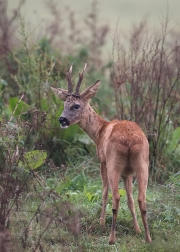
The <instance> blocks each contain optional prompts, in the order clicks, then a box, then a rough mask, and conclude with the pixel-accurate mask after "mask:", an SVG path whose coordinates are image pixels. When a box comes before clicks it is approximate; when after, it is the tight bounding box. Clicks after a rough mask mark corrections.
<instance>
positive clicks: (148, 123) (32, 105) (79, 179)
mask: <svg viewBox="0 0 180 252" xmlns="http://www.w3.org/2000/svg"><path fill="white" fill-rule="evenodd" d="M4 2H5V1H1V0H0V3H1V5H0V8H2V6H3V4H4ZM49 8H50V10H51V11H52V12H53V10H55V9H56V8H55V6H54V5H53V3H52V4H50V2H49ZM1 13H3V14H2V15H4V16H3V17H4V19H2V20H5V21H8V20H6V19H7V15H6V13H5V8H2V11H1ZM53 13H54V18H55V20H53V21H52V22H53V25H56V26H57V27H56V28H57V29H56V30H59V25H60V24H59V23H58V22H59V21H58V20H59V19H58V18H59V15H58V11H57V10H56V12H53ZM14 15H15V16H14V19H12V20H15V21H16V22H17V19H18V20H19V26H18V27H19V34H20V38H19V41H21V42H19V44H18V46H17V47H14V46H13V42H14V41H13V39H14V37H13V36H12V33H11V32H10V30H9V29H6V28H7V27H6V26H3V25H2V26H0V34H1V36H0V40H1V49H2V50H1V53H2V60H1V62H0V132H1V134H0V250H1V251H3V252H8V251H18V252H20V251H29V252H30V251H34V252H35V251H52V252H53V251H63V252H64V251H124V252H126V251H138V252H143V251H155V252H156V251H158V252H159V251H160V252H161V251H162V252H166V251H167V252H169V251H179V247H180V240H179V239H178V238H179V237H180V230H179V222H180V196H179V192H180V173H179V172H178V170H179V164H180V144H179V143H180V141H179V139H180V127H179V124H180V119H179V111H180V103H179V97H180V93H179V92H180V89H179V82H180V79H179V76H180V75H179V73H180V66H179V55H180V52H179V47H178V45H177V44H175V46H173V42H172V43H171V44H170V45H169V44H167V43H166V34H167V33H168V32H167V31H168V23H167V20H166V22H165V25H164V26H163V33H162V34H161V33H159V34H158V39H157V37H155V36H151V39H150V40H147V41H148V42H147V41H146V38H145V37H143V32H144V29H145V24H140V26H139V27H136V28H135V29H134V31H133V33H132V36H131V38H130V40H129V41H128V43H129V44H128V45H129V48H130V49H128V46H127V47H124V45H121V43H120V41H119V37H118V36H117V37H116V38H115V40H114V47H113V59H112V60H111V61H109V62H108V61H105V60H104V58H103V53H102V50H103V45H104V44H105V42H106V35H107V32H108V27H107V25H99V23H98V11H97V6H96V1H94V2H93V4H92V10H91V12H90V13H89V15H88V16H87V18H86V20H85V22H84V23H83V25H84V26H85V27H86V34H84V33H83V31H81V32H80V34H79V33H77V30H76V29H74V28H75V27H74V26H73V25H72V24H73V23H74V22H75V20H74V19H73V18H74V16H73V15H72V13H71V15H70V20H69V21H70V27H69V31H70V34H68V35H67V34H66V33H64V34H63V33H62V34H61V35H63V36H61V38H59V36H58V34H54V30H53V29H49V30H48V31H49V33H48V35H49V36H48V35H47V37H44V36H43V37H42V38H39V40H38V41H33V35H34V33H28V32H27V28H26V26H25V21H24V19H23V18H22V16H21V15H20V13H19V12H18V11H17V12H15V13H14ZM15 21H14V22H15ZM5 24H6V22H5ZM11 25H12V23H11ZM16 25H17V23H16ZM48 27H51V26H50V25H49V26H48ZM53 27H54V26H53ZM62 32H63V29H62ZM95 35H96V36H95ZM66 36H67V37H66ZM68 36H69V37H68ZM62 37H63V38H64V40H65V41H66V40H67V43H64V40H63V41H62ZM68 38H71V40H70V41H71V42H69V40H68ZM58 39H59V40H58ZM153 39H154V40H153ZM171 39H172V38H171ZM56 40H58V42H59V44H58V46H59V48H57V46H56V45H57V44H56V43H55V42H54V41H56ZM140 41H141V42H140ZM128 50H129V51H128ZM114 55H116V56H114ZM85 62H88V68H87V72H86V74H85V80H84V83H83V85H84V87H85V85H86V86H88V85H90V84H92V83H93V82H95V81H96V80H97V79H100V80H101V82H102V85H101V88H100V90H99V92H98V94H97V96H96V97H95V98H93V100H92V105H93V107H94V108H95V110H96V111H97V112H98V113H99V114H101V115H102V116H103V117H105V118H107V119H110V120H111V119H115V118H116V119H117V118H119V119H131V120H135V121H137V122H138V124H140V126H141V127H142V128H143V129H144V131H145V132H146V134H147V136H148V140H149V143H150V179H149V187H148V191H147V203H148V206H147V209H148V218H149V226H150V232H151V235H152V239H153V242H152V244H145V242H144V230H143V225H142V222H141V218H140V213H139V210H138V205H137V202H136V208H137V212H138V220H139V223H140V226H141V229H142V234H140V235H136V234H135V231H134V229H133V225H132V218H131V214H130V212H129V209H128V207H127V203H126V193H125V191H124V189H123V185H122V183H121V182H120V184H119V192H120V195H121V205H120V211H119V216H118V222H117V242H116V244H115V245H114V246H110V245H109V244H108V235H109V231H110V226H111V218H112V214H111V194H110V193H109V201H108V205H107V218H106V226H105V228H104V229H102V228H101V227H100V225H99V215H100V209H101V196H102V186H101V180H100V175H99V173H100V172H99V163H98V160H97V158H96V157H95V156H96V155H95V153H96V152H95V145H94V143H93V142H92V141H91V139H90V138H89V137H88V136H87V135H86V134H85V133H84V132H83V131H82V130H81V129H80V128H79V127H78V126H77V125H73V126H71V127H69V128H68V129H66V130H62V129H60V127H59V122H58V118H59V116H60V114H61V111H62V109H63V103H62V102H61V101H60V100H59V99H58V98H56V97H55V96H54V94H53V92H51V90H50V87H51V86H52V85H54V86H57V87H63V88H66V80H65V74H66V71H67V70H68V69H69V66H70V64H71V63H73V64H74V65H73V73H74V74H73V82H75V83H76V82H77V77H78V71H79V70H81V69H82V67H83V65H84V63H85ZM110 77H111V78H110ZM83 85H82V86H83ZM84 87H82V88H84ZM136 189H137V185H136V181H135V182H134V198H135V199H136V198H137V190H136Z"/></svg>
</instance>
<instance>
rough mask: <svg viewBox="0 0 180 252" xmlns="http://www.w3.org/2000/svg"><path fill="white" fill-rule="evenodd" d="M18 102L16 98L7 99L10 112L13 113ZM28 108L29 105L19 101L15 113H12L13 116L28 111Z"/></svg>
mask: <svg viewBox="0 0 180 252" xmlns="http://www.w3.org/2000/svg"><path fill="white" fill-rule="evenodd" d="M18 102H19V98H18V97H11V98H10V99H9V108H10V110H11V112H13V111H14V109H15V107H16V105H17V104H18ZM28 108H29V105H28V104H27V103H25V102H24V101H20V102H19V104H18V106H17V108H16V111H15V113H14V115H15V116H18V115H20V114H21V113H24V112H26V111H27V110H28Z"/></svg>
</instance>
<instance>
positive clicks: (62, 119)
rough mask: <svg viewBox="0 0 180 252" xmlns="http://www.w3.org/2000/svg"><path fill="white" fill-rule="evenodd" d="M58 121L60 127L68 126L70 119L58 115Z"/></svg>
mask: <svg viewBox="0 0 180 252" xmlns="http://www.w3.org/2000/svg"><path fill="white" fill-rule="evenodd" d="M59 123H60V125H61V128H64V129H65V128H68V127H69V124H70V121H69V120H68V119H67V118H66V117H62V116H61V117H60V118H59Z"/></svg>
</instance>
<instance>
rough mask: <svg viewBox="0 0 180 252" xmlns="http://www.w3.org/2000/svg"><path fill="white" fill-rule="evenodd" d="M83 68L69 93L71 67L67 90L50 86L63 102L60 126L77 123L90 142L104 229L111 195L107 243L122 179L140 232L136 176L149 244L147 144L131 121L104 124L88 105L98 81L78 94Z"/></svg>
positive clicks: (111, 238) (112, 235)
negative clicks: (134, 188)
mask: <svg viewBox="0 0 180 252" xmlns="http://www.w3.org/2000/svg"><path fill="white" fill-rule="evenodd" d="M86 65H87V64H85V66H84V69H83V71H82V72H79V80H78V83H77V86H76V89H75V92H74V93H73V84H72V80H71V75H72V66H71V67H70V69H69V71H68V72H67V73H66V80H67V84H68V90H65V89H62V88H56V87H54V86H52V87H51V89H52V91H53V92H54V93H55V94H56V95H57V96H58V97H59V98H60V99H61V100H63V101H64V110H63V112H62V114H61V116H60V117H59V119H58V120H59V123H60V126H61V127H62V128H63V129H65V128H68V127H69V126H70V125H72V124H78V125H79V126H80V127H81V128H82V129H83V130H84V131H85V132H86V133H87V134H88V135H89V136H90V138H91V139H92V140H93V141H94V143H95V145H96V153H97V156H98V158H99V161H100V174H101V178H102V187H103V190H102V209H101V214H100V225H101V226H102V227H104V226H105V219H106V213H105V212H106V205H107V201H108V190H109V188H110V189H111V192H112V224H111V231H110V236H109V244H114V243H115V240H116V234H115V231H116V221H117V215H118V209H119V203H120V194H119V188H118V184H119V180H120V178H121V179H122V180H123V184H124V188H125V190H126V195H127V204H128V208H129V209H130V212H131V214H132V218H133V224H134V229H135V232H136V233H137V234H139V233H141V229H140V227H139V225H138V221H137V217H136V212H135V206H134V199H133V195H132V186H133V177H134V176H136V178H137V184H138V204H139V209H140V213H141V217H142V221H143V225H144V229H145V241H146V242H147V243H149V242H151V236H150V232H149V228H148V222H147V210H146V190H147V184H148V176H149V171H148V167H149V144H148V140H147V138H146V136H145V134H144V133H143V131H142V130H141V128H140V127H139V126H138V125H137V124H136V123H135V122H132V121H128V120H113V121H106V120H105V119H103V118H101V117H100V116H99V115H98V114H97V113H96V112H95V111H94V110H93V108H92V107H91V106H90V104H89V101H90V99H91V98H92V97H93V96H95V94H96V93H97V91H98V89H99V87H100V80H97V81H96V82H95V83H94V84H93V85H91V86H89V87H87V88H86V89H85V90H84V91H82V92H81V93H80V91H79V90H80V85H81V83H82V80H83V77H84V72H85V69H86Z"/></svg>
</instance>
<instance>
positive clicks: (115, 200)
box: [108, 170, 120, 244]
mask: <svg viewBox="0 0 180 252" xmlns="http://www.w3.org/2000/svg"><path fill="white" fill-rule="evenodd" d="M119 177H120V174H119V172H117V171H114V170H109V172H108V181H109V186H110V188H111V192H112V213H113V217H112V224H111V232H110V236H109V244H114V243H115V240H116V235H115V229H116V220H117V215H118V209H119V202H120V195H119V190H118V183H119Z"/></svg>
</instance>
